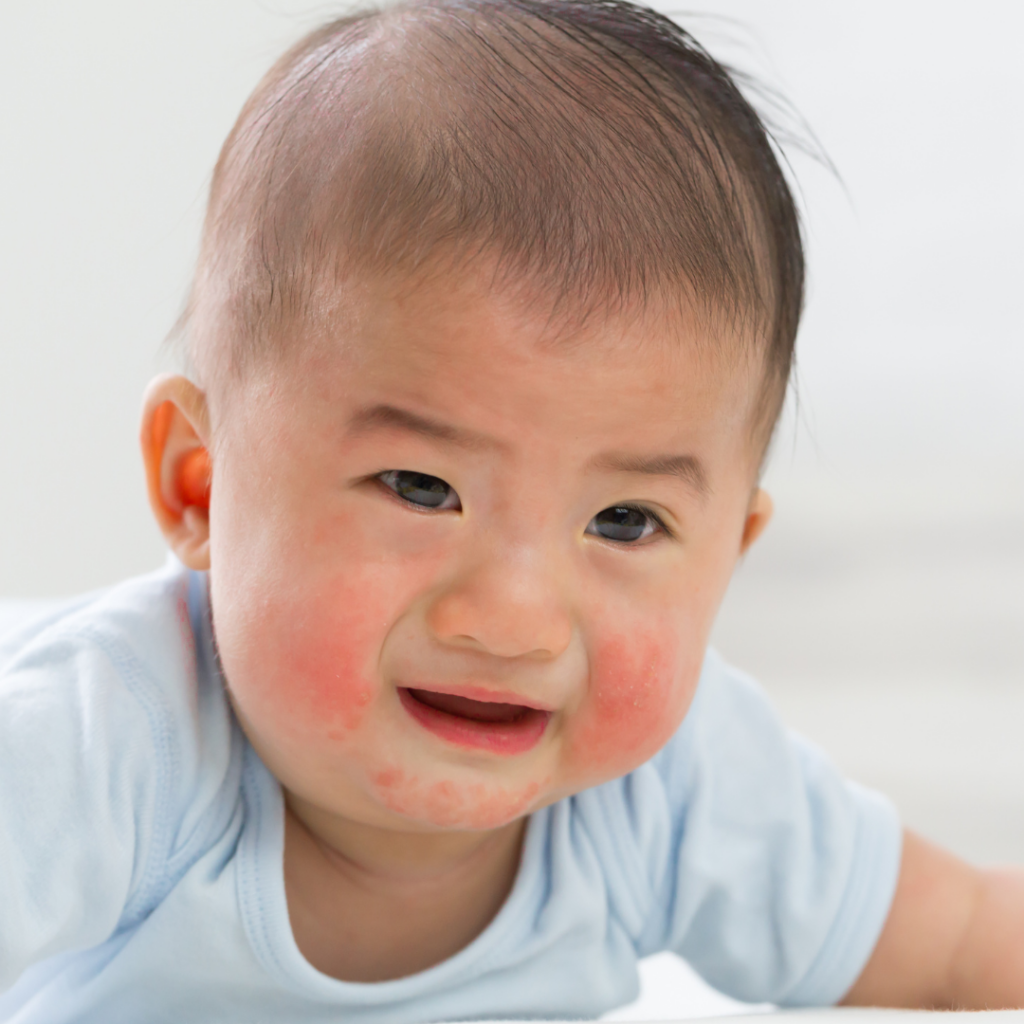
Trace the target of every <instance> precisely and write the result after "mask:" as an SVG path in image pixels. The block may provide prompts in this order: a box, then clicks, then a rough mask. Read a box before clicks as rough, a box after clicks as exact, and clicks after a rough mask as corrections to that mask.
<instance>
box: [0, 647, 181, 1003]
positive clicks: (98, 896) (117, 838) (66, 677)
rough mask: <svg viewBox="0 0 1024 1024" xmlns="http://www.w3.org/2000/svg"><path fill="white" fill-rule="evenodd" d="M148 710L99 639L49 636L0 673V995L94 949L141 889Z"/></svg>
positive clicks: (152, 785)
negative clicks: (41, 967) (57, 959)
mask: <svg viewBox="0 0 1024 1024" xmlns="http://www.w3.org/2000/svg"><path fill="white" fill-rule="evenodd" d="M154 713H155V709H153V708H152V707H150V708H147V695H146V685H145V680H143V679H141V678H139V674H138V671H137V668H136V667H134V666H133V665H132V664H131V663H130V661H126V662H123V663H119V658H118V654H117V652H116V650H109V649H104V645H103V643H102V638H101V639H100V640H98V641H97V642H94V643H90V642H86V641H84V640H83V638H82V637H81V636H80V635H79V636H66V637H61V636H59V635H58V636H52V635H51V636H49V637H48V638H45V639H42V640H40V642H37V643H35V644H33V645H30V646H29V647H28V648H27V649H26V650H25V651H23V652H22V654H21V655H19V656H18V657H17V658H16V659H14V660H13V661H12V662H11V663H10V664H9V665H8V666H7V669H6V671H4V672H3V673H2V674H0V991H4V990H6V989H7V988H9V987H10V986H11V985H12V984H13V983H14V982H15V981H16V980H17V979H18V977H19V975H20V974H21V973H22V972H23V971H24V970H25V969H26V968H27V967H28V966H30V965H31V964H33V963H35V962H37V961H39V960H42V959H44V958H46V957H48V956H51V955H53V954H55V953H58V952H61V951H65V950H72V949H83V948H88V947H92V946H95V945H98V944H99V943H101V942H103V941H104V940H105V939H107V938H108V937H109V936H110V935H111V934H112V933H113V932H114V930H115V929H116V928H117V926H118V924H119V922H121V921H122V919H123V917H124V915H125V912H126V909H128V908H129V904H130V902H131V900H132V896H133V894H134V893H138V892H140V891H141V890H142V889H143V888H144V884H145V876H146V873H147V871H148V870H149V869H150V865H149V863H148V860H147V857H146V855H145V845H146V843H145V840H146V839H147V838H151V837H152V836H153V833H154V828H155V827H156V826H155V815H154V808H155V807H156V805H157V802H158V794H157V792H156V791H157V789H158V788H159V784H160V783H159V778H160V775H161V771H160V766H161V756H162V754H161V751H160V750H158V749H156V745H155V743H154V736H155V729H154V728H153V717H154ZM163 774H165V775H166V774H167V773H166V772H164V773H163Z"/></svg>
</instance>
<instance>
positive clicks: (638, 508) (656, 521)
mask: <svg viewBox="0 0 1024 1024" xmlns="http://www.w3.org/2000/svg"><path fill="white" fill-rule="evenodd" d="M401 474H410V475H415V476H422V477H424V478H427V479H435V478H434V477H432V476H431V475H430V474H419V473H415V471H411V470H384V471H383V472H380V473H375V474H374V475H373V476H372V477H370V478H369V479H372V480H374V481H375V482H376V483H377V484H378V486H381V487H383V488H384V489H385V490H387V491H388V492H389V493H390V494H392V495H394V497H395V498H397V499H398V500H399V501H402V502H403V503H404V504H406V505H408V506H410V507H412V508H414V509H416V510H418V511H421V512H428V513H429V512H433V511H441V509H440V508H436V509H435V508H431V506H429V505H424V504H420V503H419V502H415V501H411V500H409V499H407V498H405V497H403V495H402V494H401V493H400V492H399V491H398V489H397V488H395V487H394V486H392V485H390V484H388V483H386V482H385V479H384V478H385V477H387V476H392V475H394V476H396V477H397V476H399V475H401ZM436 479H438V480H440V478H436ZM440 482H441V483H445V484H446V486H448V487H449V488H451V485H450V484H447V482H446V481H443V480H440ZM452 493H453V494H455V496H456V498H457V497H458V495H457V493H456V492H455V491H454V490H453V491H452ZM460 507H461V506H460ZM607 508H609V509H611V508H615V509H627V510H628V511H630V512H636V513H637V514H638V515H641V516H644V517H645V518H647V519H648V520H649V521H650V522H651V523H652V524H653V525H654V526H655V527H657V530H659V531H660V532H661V533H662V534H664V535H665V536H666V537H668V538H669V539H672V538H674V536H675V534H674V533H673V532H672V531H671V530H670V529H669V528H668V526H667V525H666V524H665V521H664V519H662V518H661V516H659V515H658V513H657V512H655V511H654V509H652V508H649V507H648V506H646V505H641V504H639V503H636V502H629V501H626V502H616V503H615V504H614V505H609V506H607ZM601 511H606V509H602V510H601ZM597 514H598V515H600V512H599V513H597ZM598 536H600V535H598ZM603 539H604V540H606V541H607V542H608V543H610V544H615V545H616V546H621V547H631V546H635V542H632V541H625V540H616V539H614V538H610V537H604V538H603ZM648 539H649V538H648Z"/></svg>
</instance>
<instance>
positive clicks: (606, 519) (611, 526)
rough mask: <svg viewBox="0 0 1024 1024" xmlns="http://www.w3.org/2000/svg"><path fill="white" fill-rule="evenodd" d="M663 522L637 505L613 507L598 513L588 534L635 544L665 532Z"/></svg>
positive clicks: (589, 524) (589, 526)
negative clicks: (662, 531)
mask: <svg viewBox="0 0 1024 1024" xmlns="http://www.w3.org/2000/svg"><path fill="white" fill-rule="evenodd" d="M664 529H665V527H664V526H663V525H662V522H661V520H660V519H659V518H658V517H657V516H656V515H655V514H654V513H653V512H651V511H650V510H649V509H645V508H640V507H639V506H636V505H613V506H612V507H611V508H606V509H603V510H602V511H600V512H598V513H597V515H596V516H594V518H593V519H591V520H590V522H589V523H588V524H587V531H586V532H587V533H592V534H594V535H595V536H598V537H604V539H605V540H616V541H620V542H622V543H625V544H633V543H635V542H636V541H638V540H646V539H647V538H648V537H650V536H652V535H653V534H655V533H657V532H658V531H659V530H664Z"/></svg>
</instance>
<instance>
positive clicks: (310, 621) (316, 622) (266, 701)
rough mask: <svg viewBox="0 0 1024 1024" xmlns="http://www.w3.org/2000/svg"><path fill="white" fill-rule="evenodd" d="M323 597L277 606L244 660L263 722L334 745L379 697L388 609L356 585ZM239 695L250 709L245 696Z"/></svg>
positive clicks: (266, 617) (254, 633)
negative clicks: (255, 683)
mask: <svg viewBox="0 0 1024 1024" xmlns="http://www.w3.org/2000/svg"><path fill="white" fill-rule="evenodd" d="M323 592H324V590H323V589H322V590H321V593H323ZM326 592H327V593H328V594H329V595H330V596H328V597H320V598H319V599H318V598H316V597H313V598H310V597H304V598H303V599H302V600H301V603H300V601H299V600H294V601H287V600H285V601H281V602H275V603H274V605H273V606H272V607H270V608H268V609H267V611H266V614H265V615H264V616H263V618H264V620H265V621H263V622H261V623H260V625H259V628H258V629H256V630H253V631H252V636H253V640H254V642H253V643H252V646H251V652H250V654H249V658H248V659H247V660H248V661H249V664H248V665H247V666H246V672H245V677H246V678H249V679H258V680H259V685H258V690H259V695H258V699H259V700H260V703H261V705H262V710H261V712H260V717H261V718H262V719H263V720H268V719H269V722H270V723H275V722H276V725H274V726H273V727H274V728H275V729H278V730H280V729H284V730H285V731H287V732H291V733H292V734H293V735H298V737H299V738H300V739H301V738H302V737H303V736H306V737H309V738H312V737H314V736H321V737H326V738H328V739H333V740H337V739H341V738H342V737H343V736H345V735H346V734H349V733H351V732H352V731H354V730H356V729H358V728H359V726H360V725H361V724H362V722H363V720H364V718H365V715H366V713H367V710H368V709H369V708H370V706H371V705H372V703H373V701H374V698H375V696H376V693H377V682H376V666H377V662H378V659H379V655H380V646H381V643H382V641H383V638H384V636H385V634H386V631H387V617H388V609H389V607H390V605H389V603H388V602H387V601H386V600H384V599H381V598H380V596H379V595H371V594H367V593H365V592H364V593H358V592H353V590H352V588H351V586H346V587H345V588H341V587H339V588H337V589H336V590H335V591H333V592H331V590H329V589H328V590H326ZM261 634H262V638H263V642H262V643H260V642H259V640H260V635H261ZM254 689H255V688H254V687H248V690H249V694H252V692H253V690H254ZM237 696H238V697H239V698H240V700H241V702H242V703H243V705H244V704H247V703H248V701H247V699H246V698H247V696H248V695H247V694H244V693H243V694H237Z"/></svg>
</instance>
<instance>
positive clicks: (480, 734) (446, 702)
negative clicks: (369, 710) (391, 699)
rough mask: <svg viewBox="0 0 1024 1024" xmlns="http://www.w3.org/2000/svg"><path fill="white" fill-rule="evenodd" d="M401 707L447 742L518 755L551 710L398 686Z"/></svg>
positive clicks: (535, 737) (535, 738)
mask: <svg viewBox="0 0 1024 1024" xmlns="http://www.w3.org/2000/svg"><path fill="white" fill-rule="evenodd" d="M398 698H399V700H401V702H402V707H404V708H405V710H406V711H408V712H409V714H410V715H412V717H413V718H415V719H416V721H417V722H418V723H419V724H420V725H422V726H423V728H424V729H427V730H428V731H430V732H432V733H433V734H434V735H435V736H437V737H439V738H440V739H442V740H446V741H447V742H448V743H454V744H456V745H457V746H460V747H475V748H477V749H482V750H489V751H492V752H493V753H497V754H522V753H525V752H526V751H527V750H530V749H531V748H532V747H534V746H536V745H537V743H539V742H540V738H541V737H542V736H543V735H544V730H545V729H547V725H548V721H549V719H550V718H551V712H550V711H545V710H542V709H541V708H534V707H530V706H529V705H526V704H511V703H506V702H503V701H498V700H476V699H474V698H471V697H465V696H462V695H461V694H454V693H438V692H437V691H435V690H419V689H413V688H411V687H400V688H399V690H398Z"/></svg>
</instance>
